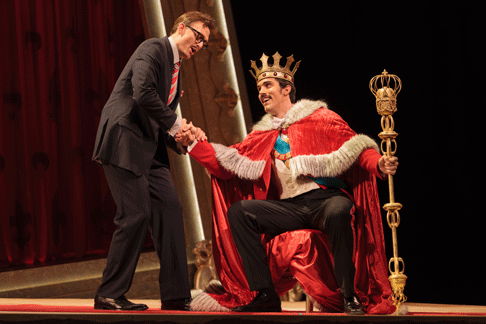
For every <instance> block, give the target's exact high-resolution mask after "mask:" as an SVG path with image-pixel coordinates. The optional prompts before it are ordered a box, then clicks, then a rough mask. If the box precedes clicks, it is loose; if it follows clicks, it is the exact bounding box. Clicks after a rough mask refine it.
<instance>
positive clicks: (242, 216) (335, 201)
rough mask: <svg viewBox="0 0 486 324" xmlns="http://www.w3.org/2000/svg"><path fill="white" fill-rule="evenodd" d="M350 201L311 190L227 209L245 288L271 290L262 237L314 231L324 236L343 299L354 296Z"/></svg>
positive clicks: (336, 194)
mask: <svg viewBox="0 0 486 324" xmlns="http://www.w3.org/2000/svg"><path fill="white" fill-rule="evenodd" d="M352 207H353V203H352V201H351V200H350V199H349V197H348V196H347V195H346V194H345V193H344V192H342V191H341V190H339V189H335V188H328V189H315V190H312V191H309V192H307V193H304V194H301V195H299V196H297V197H293V198H288V199H283V200H242V201H239V202H237V203H235V204H233V205H231V206H230V208H229V209H228V221H229V224H230V227H231V233H232V235H233V239H234V242H235V245H236V248H237V250H238V253H239V254H240V256H241V259H242V261H243V266H244V269H245V273H246V277H247V280H248V284H249V287H250V290H252V291H256V290H262V289H265V288H270V287H273V283H272V277H271V274H270V269H269V267H268V265H267V261H266V259H267V256H266V251H265V248H264V246H263V244H262V241H261V234H270V235H279V234H282V233H284V232H287V231H293V230H298V229H306V228H309V229H317V230H320V231H322V232H324V233H325V234H327V235H328V236H329V241H330V243H331V252H332V255H333V258H334V275H335V277H336V280H337V283H338V285H339V287H340V288H341V293H342V294H343V296H345V297H351V296H353V295H354V275H355V271H356V269H355V266H354V263H353V246H354V235H353V229H352V225H351V219H352V216H351V213H350V212H351V209H352Z"/></svg>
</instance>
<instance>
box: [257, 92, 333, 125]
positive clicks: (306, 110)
mask: <svg viewBox="0 0 486 324" xmlns="http://www.w3.org/2000/svg"><path fill="white" fill-rule="evenodd" d="M319 108H327V104H326V103H325V102H324V101H320V100H309V99H302V100H299V101H297V102H296V103H295V104H294V105H293V106H292V107H291V108H290V109H289V111H287V113H286V114H285V123H284V124H283V125H282V128H287V127H289V126H290V125H291V124H293V123H295V122H297V121H299V120H301V119H303V118H305V117H308V116H310V115H312V113H313V112H314V111H316V110H317V109H319ZM272 119H273V116H272V115H270V114H266V115H265V116H263V118H262V119H261V120H260V121H259V122H258V123H256V124H255V126H253V130H260V131H267V130H273V129H275V128H274V126H273V125H272Z"/></svg>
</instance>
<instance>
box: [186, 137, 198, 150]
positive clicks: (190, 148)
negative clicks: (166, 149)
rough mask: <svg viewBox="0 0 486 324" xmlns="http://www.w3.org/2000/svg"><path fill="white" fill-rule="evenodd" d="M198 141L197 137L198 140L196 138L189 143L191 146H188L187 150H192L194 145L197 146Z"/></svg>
mask: <svg viewBox="0 0 486 324" xmlns="http://www.w3.org/2000/svg"><path fill="white" fill-rule="evenodd" d="M197 143H198V140H197V139H196V140H194V142H192V144H191V145H189V146H188V147H187V148H186V150H187V152H191V150H192V148H193V147H194V146H196V144H197Z"/></svg>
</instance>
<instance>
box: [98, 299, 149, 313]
mask: <svg viewBox="0 0 486 324" xmlns="http://www.w3.org/2000/svg"><path fill="white" fill-rule="evenodd" d="M94 308H95V309H109V310H123V311H127V310H128V311H143V310H146V309H147V308H148V306H147V305H145V304H134V303H132V302H131V301H129V300H128V299H126V298H125V296H121V297H120V298H117V299H113V298H105V297H101V296H95V300H94Z"/></svg>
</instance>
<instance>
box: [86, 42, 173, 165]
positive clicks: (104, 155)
mask: <svg viewBox="0 0 486 324" xmlns="http://www.w3.org/2000/svg"><path fill="white" fill-rule="evenodd" d="M173 62H174V54H173V52H172V47H171V45H170V42H169V39H168V38H167V37H163V38H151V39H148V40H146V41H144V42H143V43H142V44H140V46H139V47H138V48H137V49H136V50H135V52H134V53H133V55H132V56H131V58H130V60H129V61H128V63H127V64H126V66H125V68H124V69H123V71H122V73H121V74H120V77H119V78H118V80H117V82H116V84H115V87H114V88H113V91H112V93H111V95H110V98H109V99H108V101H107V103H106V104H105V106H104V108H103V111H102V113H101V119H100V124H99V126H98V132H97V134H96V142H95V149H94V152H93V160H95V161H97V162H100V163H101V162H103V163H110V164H113V165H116V166H118V167H121V168H123V169H126V170H130V171H132V172H133V173H134V174H136V175H142V174H143V173H144V172H146V171H147V170H148V169H149V168H150V165H151V164H152V161H153V159H156V160H158V161H159V162H161V163H163V164H166V165H167V166H168V165H169V159H168V156H167V150H166V147H170V148H172V149H173V150H174V151H176V152H177V153H181V151H180V149H179V148H178V146H177V143H176V142H175V141H174V138H173V137H172V136H170V135H168V133H167V131H168V130H169V129H170V128H171V127H172V126H173V125H174V122H175V121H176V119H177V115H176V114H175V112H174V111H175V109H176V108H177V104H178V103H179V100H180V93H181V78H180V74H179V78H178V85H177V94H176V96H175V98H174V100H173V101H172V103H171V104H170V105H169V106H168V105H167V100H168V98H169V91H170V85H171V81H172V69H173Z"/></svg>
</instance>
